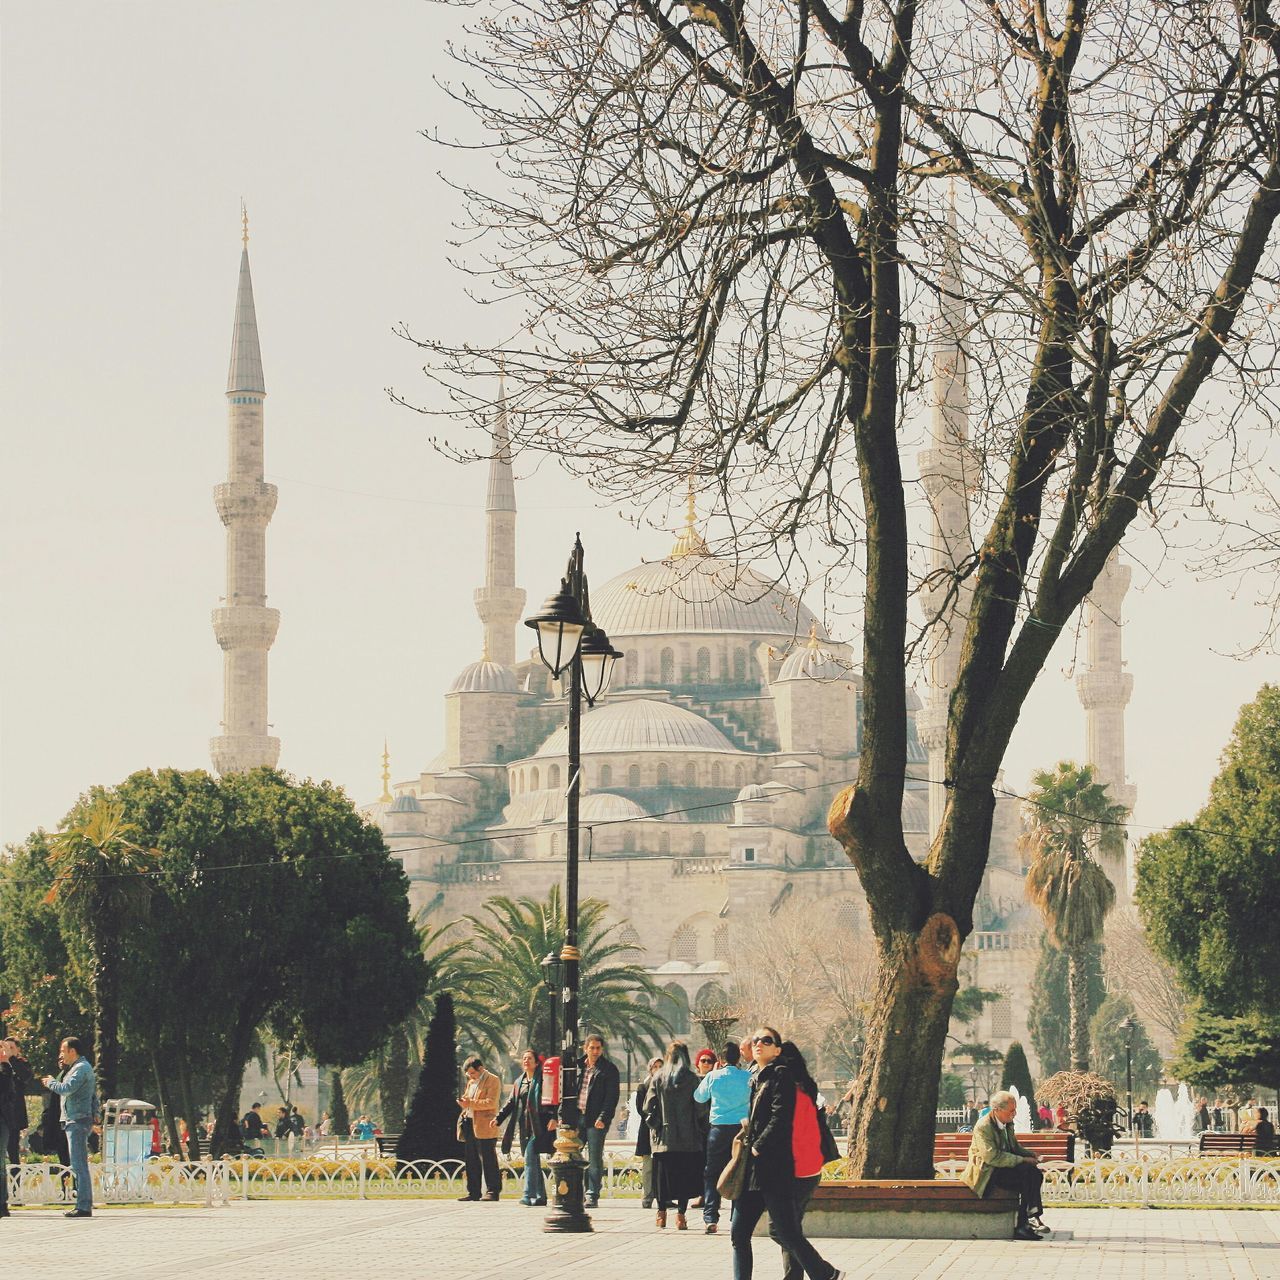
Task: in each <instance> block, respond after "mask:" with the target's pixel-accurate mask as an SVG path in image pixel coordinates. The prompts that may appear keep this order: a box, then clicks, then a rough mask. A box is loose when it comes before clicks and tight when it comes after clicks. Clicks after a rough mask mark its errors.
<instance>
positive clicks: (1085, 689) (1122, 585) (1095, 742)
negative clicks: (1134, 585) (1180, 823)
mask: <svg viewBox="0 0 1280 1280" xmlns="http://www.w3.org/2000/svg"><path fill="white" fill-rule="evenodd" d="M1132 576H1133V572H1132V570H1131V569H1130V568H1129V566H1128V565H1127V564H1121V563H1120V559H1119V553H1118V552H1115V551H1113V552H1112V553H1111V556H1110V558H1109V559H1108V560H1107V563H1106V564H1105V565H1104V566H1103V569H1102V572H1101V573H1100V574H1099V575H1098V580H1097V581H1096V582H1095V583H1094V584H1093V590H1092V591H1091V592H1090V593H1089V598H1088V600H1086V601H1085V606H1084V625H1085V638H1086V639H1085V643H1086V655H1087V657H1086V666H1085V669H1084V670H1083V671H1082V672H1081V673H1080V674H1079V675H1078V676H1077V677H1076V692H1077V693H1078V694H1079V695H1080V703H1081V705H1082V706H1083V707H1084V710H1085V718H1084V719H1085V731H1084V756H1085V762H1086V763H1087V764H1091V765H1092V766H1093V772H1094V777H1096V778H1097V780H1098V781H1099V782H1104V783H1106V786H1107V794H1108V795H1109V796H1110V797H1111V799H1112V800H1113V801H1114V802H1115V803H1116V804H1122V805H1124V807H1125V808H1126V809H1128V810H1129V812H1130V813H1132V812H1133V806H1134V802H1135V801H1136V800H1137V798H1138V789H1137V788H1136V787H1135V786H1133V785H1132V783H1130V782H1128V781H1126V779H1125V769H1124V709H1125V707H1126V706H1128V704H1129V698H1130V695H1131V694H1132V693H1133V676H1131V675H1130V674H1129V672H1127V671H1126V670H1125V669H1124V658H1123V652H1122V645H1121V638H1122V632H1121V609H1122V607H1123V605H1124V597H1125V594H1126V592H1127V591H1128V590H1129V581H1130V579H1131V578H1132ZM1126 862H1127V859H1126V858H1125V856H1124V851H1123V848H1122V847H1120V848H1118V849H1117V853H1116V854H1115V855H1114V856H1111V857H1108V856H1106V855H1105V854H1104V855H1103V857H1102V865H1103V866H1104V867H1105V868H1106V871H1107V874H1108V875H1109V876H1110V877H1111V883H1112V884H1113V885H1115V887H1116V898H1117V900H1118V901H1119V902H1120V903H1128V902H1129V900H1130V894H1129V875H1128V869H1127V866H1126Z"/></svg>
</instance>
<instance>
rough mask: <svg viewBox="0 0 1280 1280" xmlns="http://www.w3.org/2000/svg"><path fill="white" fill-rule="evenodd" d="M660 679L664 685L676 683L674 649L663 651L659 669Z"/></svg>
mask: <svg viewBox="0 0 1280 1280" xmlns="http://www.w3.org/2000/svg"><path fill="white" fill-rule="evenodd" d="M658 679H659V680H660V681H661V682H662V683H663V684H664V685H668V684H675V682H676V654H675V650H674V649H663V651H662V658H661V660H660V663H659V667H658Z"/></svg>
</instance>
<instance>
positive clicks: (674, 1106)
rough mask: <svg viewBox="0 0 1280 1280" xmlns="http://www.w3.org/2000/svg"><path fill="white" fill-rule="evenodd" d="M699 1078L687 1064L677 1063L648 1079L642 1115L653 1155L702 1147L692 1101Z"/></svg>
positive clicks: (701, 1134) (696, 1114) (696, 1106)
mask: <svg viewBox="0 0 1280 1280" xmlns="http://www.w3.org/2000/svg"><path fill="white" fill-rule="evenodd" d="M699 1078H700V1077H699V1076H698V1075H697V1074H696V1073H695V1072H693V1071H690V1070H689V1068H688V1067H686V1066H683V1065H679V1066H675V1067H671V1066H667V1067H663V1069H662V1070H661V1071H659V1072H658V1074H657V1075H656V1076H654V1077H653V1079H652V1080H651V1081H650V1082H649V1101H648V1104H647V1105H646V1107H645V1112H646V1117H645V1118H646V1121H647V1122H648V1125H649V1129H650V1131H651V1134H652V1136H651V1141H652V1143H653V1154H654V1155H655V1156H659V1155H666V1154H667V1153H668V1152H671V1151H701V1150H702V1143H703V1131H702V1127H701V1125H699V1123H698V1104H697V1103H696V1102H695V1101H694V1100H693V1091H694V1090H695V1089H696V1088H697V1087H698V1080H699Z"/></svg>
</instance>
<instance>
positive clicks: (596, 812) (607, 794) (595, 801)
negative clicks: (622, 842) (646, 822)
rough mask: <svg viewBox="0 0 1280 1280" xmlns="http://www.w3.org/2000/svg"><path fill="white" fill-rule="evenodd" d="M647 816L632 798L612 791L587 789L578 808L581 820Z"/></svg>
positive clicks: (606, 820) (598, 820) (628, 818)
mask: <svg viewBox="0 0 1280 1280" xmlns="http://www.w3.org/2000/svg"><path fill="white" fill-rule="evenodd" d="M648 816H649V815H648V814H647V813H646V812H645V811H644V809H642V808H641V807H640V805H638V804H637V803H636V802H635V801H634V800H630V799H628V798H627V797H626V796H619V795H615V794H614V793H613V792H612V791H588V792H587V794H586V795H585V796H583V797H582V804H581V806H580V807H579V810H578V819H579V821H581V822H629V821H631V820H632V819H635V818H647V817H648Z"/></svg>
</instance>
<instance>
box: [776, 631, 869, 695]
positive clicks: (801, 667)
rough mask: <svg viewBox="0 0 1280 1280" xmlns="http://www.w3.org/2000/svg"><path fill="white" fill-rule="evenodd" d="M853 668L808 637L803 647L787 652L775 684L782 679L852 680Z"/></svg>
mask: <svg viewBox="0 0 1280 1280" xmlns="http://www.w3.org/2000/svg"><path fill="white" fill-rule="evenodd" d="M853 678H854V677H853V668H852V667H851V666H850V665H849V663H848V662H847V661H846V660H844V659H842V658H839V657H837V656H836V655H835V654H834V653H832V651H831V650H830V649H825V648H823V646H822V645H820V644H818V643H817V642H816V640H814V639H810V641H809V643H808V644H807V645H805V646H803V648H800V649H797V650H796V651H795V652H794V653H791V654H788V656H787V658H786V659H785V660H784V662H783V664H782V666H781V667H779V668H778V675H777V679H776V680H775V682H774V683H775V684H776V683H779V682H781V681H783V680H852V679H853Z"/></svg>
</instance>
